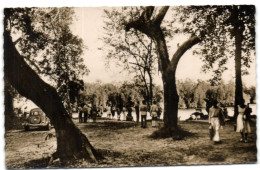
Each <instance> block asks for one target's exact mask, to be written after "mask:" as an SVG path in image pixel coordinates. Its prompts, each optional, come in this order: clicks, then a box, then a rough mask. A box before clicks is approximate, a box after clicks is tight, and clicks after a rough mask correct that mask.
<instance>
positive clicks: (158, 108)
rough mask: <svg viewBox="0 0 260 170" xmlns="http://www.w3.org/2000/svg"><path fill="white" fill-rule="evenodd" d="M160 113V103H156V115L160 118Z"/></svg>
mask: <svg viewBox="0 0 260 170" xmlns="http://www.w3.org/2000/svg"><path fill="white" fill-rule="evenodd" d="M161 114H162V107H161V106H160V103H158V104H157V117H158V119H160V117H161Z"/></svg>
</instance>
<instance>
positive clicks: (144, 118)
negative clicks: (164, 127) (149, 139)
mask: <svg viewBox="0 0 260 170" xmlns="http://www.w3.org/2000/svg"><path fill="white" fill-rule="evenodd" d="M144 128H146V116H144Z"/></svg>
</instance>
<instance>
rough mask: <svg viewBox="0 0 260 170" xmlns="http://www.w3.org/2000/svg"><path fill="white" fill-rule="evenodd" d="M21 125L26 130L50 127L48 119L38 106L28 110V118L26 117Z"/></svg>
mask: <svg viewBox="0 0 260 170" xmlns="http://www.w3.org/2000/svg"><path fill="white" fill-rule="evenodd" d="M23 126H24V129H25V130H26V131H28V130H30V129H31V128H37V127H38V128H44V129H46V130H50V129H51V123H50V119H49V118H48V117H47V116H46V115H45V113H44V112H43V111H42V110H41V109H40V108H35V109H32V110H31V111H30V113H29V116H28V118H26V119H25V122H24V123H23Z"/></svg>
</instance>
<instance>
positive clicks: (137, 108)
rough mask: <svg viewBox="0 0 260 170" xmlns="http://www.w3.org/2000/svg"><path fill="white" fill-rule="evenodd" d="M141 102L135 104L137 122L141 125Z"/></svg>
mask: <svg viewBox="0 0 260 170" xmlns="http://www.w3.org/2000/svg"><path fill="white" fill-rule="evenodd" d="M139 112H140V102H139V101H137V103H136V104H135V113H136V122H137V123H139Z"/></svg>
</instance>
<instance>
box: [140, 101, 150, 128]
mask: <svg viewBox="0 0 260 170" xmlns="http://www.w3.org/2000/svg"><path fill="white" fill-rule="evenodd" d="M140 111H141V127H142V128H146V116H147V111H148V110H147V106H146V105H142V106H141V108H140Z"/></svg>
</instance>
